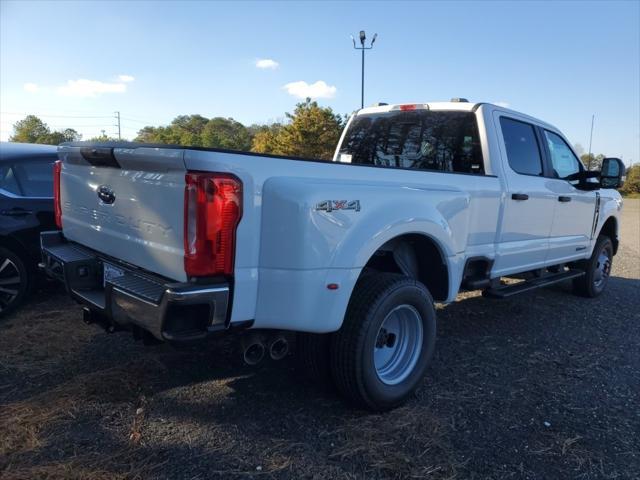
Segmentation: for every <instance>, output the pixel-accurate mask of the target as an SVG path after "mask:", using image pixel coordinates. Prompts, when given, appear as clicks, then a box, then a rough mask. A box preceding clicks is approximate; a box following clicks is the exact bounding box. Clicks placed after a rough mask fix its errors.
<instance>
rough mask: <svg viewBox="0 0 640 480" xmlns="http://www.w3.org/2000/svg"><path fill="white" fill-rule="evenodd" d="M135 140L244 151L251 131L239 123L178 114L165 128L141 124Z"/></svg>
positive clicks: (249, 141)
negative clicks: (142, 125) (141, 126)
mask: <svg viewBox="0 0 640 480" xmlns="http://www.w3.org/2000/svg"><path fill="white" fill-rule="evenodd" d="M136 141H138V142H145V143H164V144H175V145H190V146H194V147H215V148H227V149H230V150H244V151H246V150H249V149H250V148H251V134H250V133H249V130H248V129H247V128H246V127H245V126H244V125H242V124H241V123H240V122H237V121H235V120H234V119H233V118H222V117H216V118H212V119H208V118H206V117H203V116H202V115H180V116H178V117H176V118H174V119H173V121H172V122H171V124H170V125H167V126H166V127H151V126H147V127H144V128H143V129H141V130H139V131H138V136H137V137H136Z"/></svg>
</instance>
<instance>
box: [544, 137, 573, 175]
mask: <svg viewBox="0 0 640 480" xmlns="http://www.w3.org/2000/svg"><path fill="white" fill-rule="evenodd" d="M544 136H545V139H546V141H547V146H548V147H549V154H550V156H551V164H552V165H553V173H554V175H555V176H556V177H558V178H567V177H568V176H569V175H572V174H574V173H578V172H580V161H579V160H578V158H577V157H576V156H575V155H574V154H573V152H572V151H571V148H569V145H567V143H566V142H565V141H564V140H563V139H562V137H560V136H559V135H556V134H555V133H553V132H549V131H548V130H545V131H544Z"/></svg>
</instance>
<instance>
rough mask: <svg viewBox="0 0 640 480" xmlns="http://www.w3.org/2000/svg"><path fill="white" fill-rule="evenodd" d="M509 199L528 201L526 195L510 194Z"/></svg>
mask: <svg viewBox="0 0 640 480" xmlns="http://www.w3.org/2000/svg"><path fill="white" fill-rule="evenodd" d="M511 198H512V199H514V200H529V195H527V194H526V193H512V194H511Z"/></svg>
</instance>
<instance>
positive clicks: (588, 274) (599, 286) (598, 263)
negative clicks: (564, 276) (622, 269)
mask: <svg viewBox="0 0 640 480" xmlns="http://www.w3.org/2000/svg"><path fill="white" fill-rule="evenodd" d="M612 262H613V243H611V239H610V238H609V237H607V236H604V235H602V236H600V237H598V240H597V241H596V245H595V247H594V248H593V253H592V254H591V258H589V259H588V260H584V261H583V262H581V264H580V265H579V267H580V268H583V269H584V271H585V274H584V275H583V276H582V277H580V278H576V279H575V280H574V281H573V287H574V290H575V292H576V293H578V294H579V295H582V296H584V297H591V298H593V297H597V296H598V295H600V294H601V293H602V292H603V291H604V289H605V287H606V286H607V283H609V275H610V274H611V266H612Z"/></svg>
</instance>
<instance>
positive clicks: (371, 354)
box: [330, 273, 436, 411]
mask: <svg viewBox="0 0 640 480" xmlns="http://www.w3.org/2000/svg"><path fill="white" fill-rule="evenodd" d="M435 337H436V313H435V309H434V306H433V299H432V298H431V295H430V294H429V291H428V290H427V288H426V287H425V286H424V285H423V284H422V283H420V282H418V281H415V280H412V279H410V278H408V277H405V276H402V275H396V274H390V273H379V274H374V275H367V276H365V277H363V278H362V279H361V280H359V281H358V283H357V284H356V287H355V289H354V292H353V295H352V298H351V301H350V302H349V307H348V308H347V314H346V316H345V319H344V323H343V325H342V328H341V329H340V330H339V331H338V332H336V333H335V334H334V335H333V338H332V341H331V348H330V353H331V374H332V376H333V379H334V382H335V384H336V387H337V388H338V390H339V391H340V392H341V393H342V394H343V395H344V396H345V397H347V398H348V399H349V400H351V401H353V402H354V403H355V404H357V405H359V406H362V407H365V408H368V409H370V410H375V411H383V410H388V409H391V408H394V407H396V406H398V405H400V404H402V403H404V402H405V401H406V400H407V399H408V398H409V396H410V395H411V394H412V393H413V392H414V390H415V389H416V388H417V387H418V385H419V384H420V381H421V380H422V378H423V377H424V373H425V371H426V369H427V366H428V364H429V360H430V359H431V356H432V355H433V351H434V348H435Z"/></svg>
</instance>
